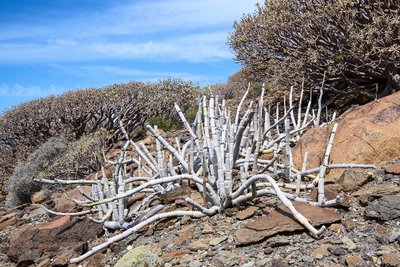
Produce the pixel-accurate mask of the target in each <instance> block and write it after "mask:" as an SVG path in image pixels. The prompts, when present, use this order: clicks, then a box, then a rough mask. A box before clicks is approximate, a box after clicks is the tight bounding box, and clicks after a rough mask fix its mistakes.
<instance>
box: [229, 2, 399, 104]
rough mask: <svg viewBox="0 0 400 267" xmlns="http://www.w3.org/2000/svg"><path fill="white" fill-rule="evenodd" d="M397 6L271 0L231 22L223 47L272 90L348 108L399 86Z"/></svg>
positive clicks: (386, 3)
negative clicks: (313, 93) (302, 92)
mask: <svg viewBox="0 0 400 267" xmlns="http://www.w3.org/2000/svg"><path fill="white" fill-rule="evenodd" d="M399 10H400V1H395V0H386V1H383V0H382V1H369V0H335V1H332V0H313V1H303V0H290V1H286V0H269V1H265V3H264V5H258V6H257V10H256V11H255V12H254V13H253V14H249V15H245V16H244V17H243V18H242V19H241V20H240V21H239V22H237V23H235V24H234V32H233V33H231V35H230V37H229V44H230V46H231V47H232V49H233V50H234V53H235V57H236V60H237V61H239V62H240V63H241V64H242V65H243V66H244V68H245V70H246V71H247V73H248V74H249V75H253V78H254V79H256V80H258V81H266V80H267V81H268V80H269V81H270V82H272V83H273V84H274V85H275V87H276V88H277V89H278V90H277V91H278V92H279V91H282V90H287V89H288V88H289V87H290V86H291V85H295V86H296V87H297V88H299V87H300V84H301V81H302V78H303V77H304V78H305V81H306V83H308V84H306V86H307V85H309V86H311V88H315V89H316V88H317V86H315V85H316V84H318V85H320V84H321V81H322V80H323V76H324V72H326V81H325V92H326V94H325V102H326V101H327V100H328V99H329V101H328V102H326V103H327V104H329V103H334V104H336V107H338V108H346V107H348V106H349V105H350V104H352V103H359V104H362V103H365V102H368V101H371V100H373V99H374V98H375V97H376V95H378V97H380V96H384V95H387V94H389V93H392V92H393V91H397V90H399V89H400V75H399V69H400V39H399V28H400V16H399Z"/></svg>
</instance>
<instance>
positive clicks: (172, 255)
mask: <svg viewBox="0 0 400 267" xmlns="http://www.w3.org/2000/svg"><path fill="white" fill-rule="evenodd" d="M189 253H190V250H187V249H182V250H176V251H172V252H168V253H164V254H163V255H162V256H161V259H163V260H170V259H173V258H178V257H182V256H184V255H187V254H189Z"/></svg>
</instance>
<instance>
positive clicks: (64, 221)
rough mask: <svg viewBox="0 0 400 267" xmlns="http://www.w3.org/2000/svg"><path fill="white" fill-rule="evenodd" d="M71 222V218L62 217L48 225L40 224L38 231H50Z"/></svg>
mask: <svg viewBox="0 0 400 267" xmlns="http://www.w3.org/2000/svg"><path fill="white" fill-rule="evenodd" d="M70 221H71V216H62V217H59V218H57V219H55V220H53V221H50V222H48V223H44V224H40V225H39V226H38V229H39V230H51V229H55V228H58V227H61V226H64V225H66V224H67V223H69V222H70Z"/></svg>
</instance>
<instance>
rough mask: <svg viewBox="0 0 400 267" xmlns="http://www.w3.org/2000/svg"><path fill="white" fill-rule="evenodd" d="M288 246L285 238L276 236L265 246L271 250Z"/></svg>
mask: <svg viewBox="0 0 400 267" xmlns="http://www.w3.org/2000/svg"><path fill="white" fill-rule="evenodd" d="M289 244H290V240H289V239H287V238H285V237H281V236H276V237H272V238H270V239H268V240H267V243H266V246H268V247H271V248H276V247H282V246H286V245H289Z"/></svg>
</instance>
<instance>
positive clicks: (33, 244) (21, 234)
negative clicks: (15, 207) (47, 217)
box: [7, 216, 102, 262]
mask: <svg viewBox="0 0 400 267" xmlns="http://www.w3.org/2000/svg"><path fill="white" fill-rule="evenodd" d="M101 231H102V226H101V225H100V224H95V223H93V222H90V221H88V220H80V219H79V218H71V217H70V216H62V217H57V218H56V219H54V220H52V221H50V222H48V223H44V224H38V225H34V226H32V225H24V226H22V227H20V228H18V229H17V230H16V231H15V232H14V233H13V235H12V236H11V238H10V245H9V249H8V251H7V256H8V257H9V258H10V259H11V260H12V261H14V262H19V261H20V260H21V259H23V260H26V261H30V260H37V259H38V258H39V257H38V255H39V256H40V255H42V254H44V253H49V254H50V255H53V256H56V255H58V254H59V252H60V251H62V250H65V249H67V250H77V251H79V248H78V247H81V245H82V243H86V242H87V241H88V240H91V239H93V238H95V237H96V236H97V235H98V234H99V233H100V232H101ZM77 246H78V247H77ZM33 251H34V252H35V253H32V252H33Z"/></svg>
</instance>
